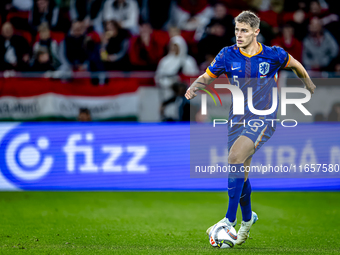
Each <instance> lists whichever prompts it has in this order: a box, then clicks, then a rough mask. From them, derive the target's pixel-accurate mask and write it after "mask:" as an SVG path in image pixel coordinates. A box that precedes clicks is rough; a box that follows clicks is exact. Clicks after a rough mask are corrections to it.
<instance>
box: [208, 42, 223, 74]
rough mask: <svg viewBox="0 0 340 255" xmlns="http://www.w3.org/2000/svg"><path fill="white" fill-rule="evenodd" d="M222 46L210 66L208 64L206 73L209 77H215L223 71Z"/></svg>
mask: <svg viewBox="0 0 340 255" xmlns="http://www.w3.org/2000/svg"><path fill="white" fill-rule="evenodd" d="M224 51H225V50H224V48H223V49H222V50H221V51H220V52H219V53H218V54H217V56H216V57H215V59H214V60H213V61H212V62H211V64H210V66H208V68H207V70H206V73H207V74H208V75H209V76H210V77H211V78H217V77H218V76H220V75H221V74H223V73H224V72H225V65H224V54H225V53H224Z"/></svg>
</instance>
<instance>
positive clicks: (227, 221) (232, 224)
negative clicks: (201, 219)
mask: <svg viewBox="0 0 340 255" xmlns="http://www.w3.org/2000/svg"><path fill="white" fill-rule="evenodd" d="M217 223H225V224H227V225H229V226H233V227H235V226H236V223H237V219H235V221H234V222H230V221H229V220H228V219H227V218H226V217H224V218H223V219H222V220H220V221H219V222H217ZM217 223H216V224H217ZM216 224H214V225H212V226H211V227H210V228H208V229H207V231H206V233H207V235H209V234H210V231H211V230H212V229H213V227H214V226H215V225H216Z"/></svg>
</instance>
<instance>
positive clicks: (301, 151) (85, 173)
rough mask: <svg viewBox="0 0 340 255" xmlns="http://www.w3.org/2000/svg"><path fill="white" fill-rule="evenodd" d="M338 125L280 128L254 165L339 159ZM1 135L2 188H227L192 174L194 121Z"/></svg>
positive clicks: (22, 126)
mask: <svg viewBox="0 0 340 255" xmlns="http://www.w3.org/2000/svg"><path fill="white" fill-rule="evenodd" d="M339 130H340V125H339V124H327V123H326V124H299V125H298V126H297V127H295V128H290V129H287V128H282V127H278V129H277V131H276V134H275V135H274V136H273V138H272V139H271V140H269V141H268V143H267V144H265V145H264V146H263V148H261V150H259V151H258V152H257V153H256V154H255V155H254V162H255V163H254V164H261V163H262V164H264V165H265V164H268V162H269V161H270V163H271V164H274V165H275V164H278V163H279V162H281V163H282V162H283V164H286V163H287V164H296V165H299V164H301V162H302V163H304V164H312V163H313V164H333V165H334V166H335V165H339V164H340V135H339V133H338V132H339ZM321 131H322V132H321ZM0 139H1V144H0V169H1V174H0V189H1V190H226V188H227V179H226V178H202V177H200V178H191V177H190V145H191V146H192V143H191V144H190V124H163V123H158V124H138V123H121V124H117V123H14V124H13V123H2V124H0ZM200 144H202V141H199V140H197V146H199V145H200ZM222 145H223V143H222ZM222 145H221V146H222ZM266 147H267V149H265V148H266ZM306 148H307V149H306ZM211 149H212V148H206V151H205V149H204V148H203V149H202V150H201V152H202V155H204V154H206V155H210V157H211V155H212V154H211ZM221 150H222V152H221ZM215 153H217V154H218V153H223V148H216V151H215ZM313 155H314V156H313ZM210 160H211V159H210ZM222 163H223V162H222ZM328 177H330V176H328ZM331 177H332V178H322V179H321V178H318V179H315V178H299V179H296V178H295V179H294V178H270V179H269V178H253V179H252V187H253V189H254V190H340V179H339V177H340V172H339V171H338V170H337V169H334V171H333V172H332V175H331Z"/></svg>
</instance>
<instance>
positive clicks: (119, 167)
mask: <svg viewBox="0 0 340 255" xmlns="http://www.w3.org/2000/svg"><path fill="white" fill-rule="evenodd" d="M83 138H85V139H83ZM84 140H85V142H86V145H84ZM81 142H82V145H80V144H79V143H81ZM92 142H94V136H93V134H92V133H87V134H86V135H85V136H83V135H82V134H72V135H70V136H69V137H68V139H67V142H66V145H65V146H64V147H63V152H64V153H65V155H66V169H67V171H68V172H70V173H73V172H75V170H76V155H83V156H84V162H83V163H82V164H81V165H80V166H79V171H80V172H98V171H103V172H122V171H124V170H126V171H127V172H146V171H147V170H148V168H147V166H146V165H142V164H140V161H141V160H142V159H143V158H144V157H145V156H146V154H147V151H148V150H147V147H146V146H119V145H109V144H107V145H102V146H101V152H102V153H104V154H105V155H107V156H106V158H105V159H104V161H103V162H102V163H101V165H98V164H95V163H94V149H93V147H92V145H91V143H92ZM124 153H128V154H130V155H132V156H130V158H129V159H128V160H127V161H126V162H124V164H121V163H117V161H118V160H119V159H120V157H122V156H123V154H124Z"/></svg>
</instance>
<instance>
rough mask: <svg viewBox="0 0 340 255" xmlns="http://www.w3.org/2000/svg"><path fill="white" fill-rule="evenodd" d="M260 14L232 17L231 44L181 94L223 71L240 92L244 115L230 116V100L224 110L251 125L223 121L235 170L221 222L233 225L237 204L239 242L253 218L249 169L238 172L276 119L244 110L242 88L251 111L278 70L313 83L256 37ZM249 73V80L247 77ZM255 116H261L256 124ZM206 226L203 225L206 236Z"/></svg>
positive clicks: (262, 106)
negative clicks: (288, 72)
mask: <svg viewBox="0 0 340 255" xmlns="http://www.w3.org/2000/svg"><path fill="white" fill-rule="evenodd" d="M259 26H260V19H259V18H258V17H257V16H256V14H254V13H252V12H250V11H243V12H242V13H240V14H239V15H238V16H237V17H236V18H235V36H236V44H235V45H232V46H229V47H225V48H223V49H222V50H221V51H220V52H219V54H218V55H217V56H216V57H215V59H214V60H213V62H212V63H211V65H210V66H209V67H208V68H207V70H206V72H205V73H204V74H203V75H201V76H200V77H199V78H198V79H197V80H196V81H195V82H194V83H193V84H192V85H191V86H190V88H189V89H188V90H187V92H186V94H185V96H186V98H187V99H193V98H194V97H195V96H196V93H195V92H196V91H198V90H199V89H200V88H205V86H206V85H209V84H210V83H211V82H212V81H213V80H214V79H215V78H217V77H218V76H220V75H221V74H225V75H226V76H227V77H228V78H229V79H230V80H231V83H232V84H233V85H236V86H238V87H239V88H240V89H241V90H242V92H243V95H244V97H245V104H244V105H245V110H244V113H245V114H244V115H233V105H232V106H231V109H230V112H229V123H230V120H232V122H233V123H236V122H238V123H240V122H241V123H242V122H243V121H244V120H245V123H248V121H249V120H251V119H253V120H254V121H252V122H251V123H252V124H251V126H249V125H247V126H245V125H242V124H238V125H233V126H231V125H230V126H229V125H228V151H229V156H228V163H229V165H230V168H231V169H236V171H235V172H229V176H228V196H229V204H228V210H227V213H226V216H225V218H223V219H222V220H221V221H220V222H224V223H226V224H229V225H231V226H233V227H234V226H236V221H237V220H236V212H237V208H238V204H239V203H240V207H241V211H242V223H241V227H240V229H239V231H238V233H237V241H236V243H237V244H242V243H244V242H245V241H246V240H247V238H248V236H249V230H250V228H251V226H252V225H253V224H254V223H255V222H256V221H257V220H258V217H257V215H256V213H255V212H252V210H251V201H250V194H251V186H250V182H249V179H248V174H249V172H248V173H247V172H244V171H243V172H242V170H241V166H244V167H245V168H246V167H247V166H250V163H251V159H252V155H253V154H254V153H255V152H256V151H257V150H259V148H260V147H261V146H262V145H263V144H264V143H265V142H266V141H268V139H269V138H270V137H271V136H272V135H273V133H274V131H275V128H276V123H275V121H273V125H272V122H271V121H270V122H269V121H266V119H268V120H269V119H276V113H277V109H276V110H275V111H274V112H273V113H272V114H270V115H264V116H258V115H255V114H253V113H252V112H250V111H249V108H248V97H247V88H248V87H249V86H251V87H252V88H253V95H252V101H253V106H254V108H255V109H257V110H266V109H269V108H270V107H271V106H272V88H273V87H277V83H276V75H277V72H278V71H279V70H280V69H291V70H293V72H294V73H295V74H296V75H297V76H298V77H299V78H300V79H301V80H302V82H303V83H304V85H305V88H306V89H308V90H309V91H310V93H311V94H313V93H314V90H315V85H314V84H313V82H312V81H311V79H310V77H309V75H308V74H307V71H306V70H305V68H304V67H303V66H302V65H301V64H300V63H299V62H298V61H297V60H295V59H294V58H293V57H292V56H291V55H289V54H288V53H287V52H285V51H284V50H283V49H282V48H280V47H275V46H274V47H268V46H265V45H263V44H261V43H258V42H257V36H258V34H259V32H260V29H259ZM251 78H252V79H251ZM259 120H263V123H264V124H263V123H261V122H260V121H259ZM211 229H212V227H210V228H208V229H207V234H208V235H209V232H210V230H211Z"/></svg>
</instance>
